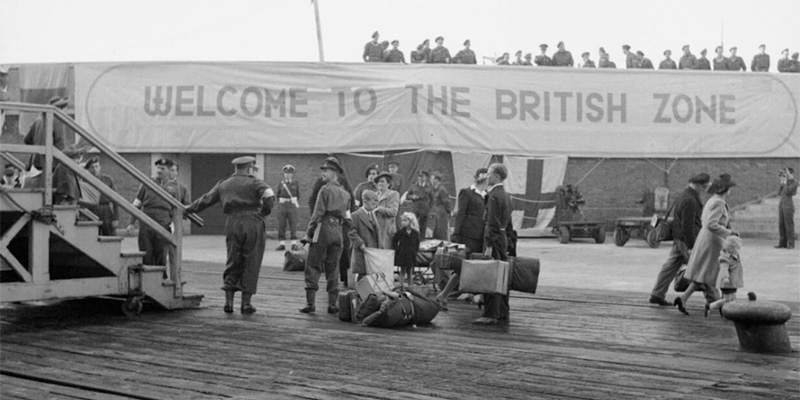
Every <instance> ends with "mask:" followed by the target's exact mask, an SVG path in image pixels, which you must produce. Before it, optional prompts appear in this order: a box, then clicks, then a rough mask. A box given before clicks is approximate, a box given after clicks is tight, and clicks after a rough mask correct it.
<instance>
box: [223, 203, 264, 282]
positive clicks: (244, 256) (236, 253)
mask: <svg viewBox="0 0 800 400" xmlns="http://www.w3.org/2000/svg"><path fill="white" fill-rule="evenodd" d="M225 244H226V246H227V248H228V261H227V262H226V263H225V272H224V273H223V275H222V279H223V285H222V290H225V291H234V292H235V291H237V290H241V291H242V293H250V294H255V293H256V289H257V288H258V275H259V273H260V272H261V261H262V259H263V258H264V249H265V247H266V245H267V237H266V226H265V224H264V218H263V217H261V216H260V215H258V214H255V213H243V214H240V215H229V216H228V218H227V220H226V222H225Z"/></svg>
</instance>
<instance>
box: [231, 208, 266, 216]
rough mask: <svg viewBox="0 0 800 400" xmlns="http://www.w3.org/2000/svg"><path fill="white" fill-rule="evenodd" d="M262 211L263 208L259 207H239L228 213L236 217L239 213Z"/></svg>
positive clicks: (246, 213) (250, 213)
mask: <svg viewBox="0 0 800 400" xmlns="http://www.w3.org/2000/svg"><path fill="white" fill-rule="evenodd" d="M260 211H261V210H259V209H258V208H243V209H239V210H233V211H229V212H228V213H227V214H228V216H229V217H235V216H239V215H252V214H258V213H259V212H260Z"/></svg>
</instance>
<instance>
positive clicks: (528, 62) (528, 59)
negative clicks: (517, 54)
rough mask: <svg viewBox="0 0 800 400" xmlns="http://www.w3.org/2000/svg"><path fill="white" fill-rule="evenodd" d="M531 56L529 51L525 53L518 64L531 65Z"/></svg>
mask: <svg viewBox="0 0 800 400" xmlns="http://www.w3.org/2000/svg"><path fill="white" fill-rule="evenodd" d="M531 57H533V56H532V55H531V53H525V57H524V58H523V60H522V64H520V65H522V66H525V67H531V66H533V62H531Z"/></svg>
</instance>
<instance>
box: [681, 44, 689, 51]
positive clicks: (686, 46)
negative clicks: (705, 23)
mask: <svg viewBox="0 0 800 400" xmlns="http://www.w3.org/2000/svg"><path fill="white" fill-rule="evenodd" d="M688 48H689V45H688V44H685V45H683V47H681V50H686V49H688Z"/></svg>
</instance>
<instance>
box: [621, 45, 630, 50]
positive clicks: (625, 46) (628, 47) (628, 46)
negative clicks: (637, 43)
mask: <svg viewBox="0 0 800 400" xmlns="http://www.w3.org/2000/svg"><path fill="white" fill-rule="evenodd" d="M622 49H623V50H630V49H631V46H630V45H627V44H623V45H622Z"/></svg>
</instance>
